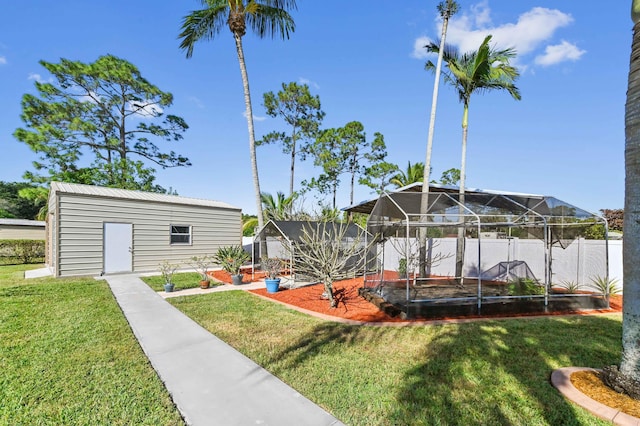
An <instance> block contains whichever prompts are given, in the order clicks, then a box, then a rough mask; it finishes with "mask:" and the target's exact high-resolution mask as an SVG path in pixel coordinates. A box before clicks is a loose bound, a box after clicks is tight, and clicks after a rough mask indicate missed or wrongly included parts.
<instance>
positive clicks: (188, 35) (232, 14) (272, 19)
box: [179, 0, 297, 253]
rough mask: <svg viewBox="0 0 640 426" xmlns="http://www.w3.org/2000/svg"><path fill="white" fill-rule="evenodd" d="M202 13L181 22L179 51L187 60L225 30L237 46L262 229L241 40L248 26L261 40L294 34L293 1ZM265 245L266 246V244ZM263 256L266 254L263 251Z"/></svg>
mask: <svg viewBox="0 0 640 426" xmlns="http://www.w3.org/2000/svg"><path fill="white" fill-rule="evenodd" d="M202 5H203V6H204V9H200V10H195V11H193V12H191V13H190V14H189V15H187V16H185V17H184V19H183V21H182V32H181V33H180V36H179V38H180V39H181V42H180V48H181V49H183V50H186V54H187V58H190V57H191V56H192V55H193V48H194V46H195V44H196V42H198V41H201V40H213V39H214V38H215V37H216V36H218V34H220V32H221V31H222V29H223V28H224V26H225V25H226V26H228V27H229V30H230V31H231V34H232V35H233V39H234V41H235V44H236V53H237V56H238V63H239V64H240V75H241V77H242V87H243V89H244V103H245V107H246V114H245V115H246V117H247V128H248V130H249V155H250V158H251V171H252V173H253V187H254V195H255V202H256V209H257V211H258V214H257V216H258V226H259V227H260V228H262V227H263V226H264V215H263V214H262V200H261V198H260V196H261V192H260V179H259V177H258V161H257V156H256V139H255V132H254V129H253V109H252V107H251V91H250V90H249V76H248V74H247V66H246V64H245V61H244V50H243V48H242V37H244V35H245V34H246V32H247V26H248V27H249V28H251V30H253V32H254V33H255V34H256V35H257V36H258V37H260V38H264V37H266V36H270V37H275V36H276V35H279V36H281V37H282V38H283V39H285V38H287V39H288V38H289V33H291V32H293V31H295V24H294V22H293V18H292V17H291V16H290V15H289V12H288V11H289V10H295V9H296V8H297V6H296V2H295V0H249V1H246V0H202ZM265 245H266V244H265ZM264 253H266V250H265V251H264Z"/></svg>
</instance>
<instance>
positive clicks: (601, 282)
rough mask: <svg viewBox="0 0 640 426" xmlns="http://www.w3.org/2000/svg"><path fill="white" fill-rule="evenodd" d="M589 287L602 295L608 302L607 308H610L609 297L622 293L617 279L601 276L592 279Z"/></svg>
mask: <svg viewBox="0 0 640 426" xmlns="http://www.w3.org/2000/svg"><path fill="white" fill-rule="evenodd" d="M589 287H590V288H592V289H593V290H596V291H597V292H598V293H601V294H602V296H603V297H604V300H606V302H607V308H608V307H609V296H611V295H612V294H618V293H620V286H618V280H617V279H614V278H607V277H602V276H600V275H596V276H595V277H593V278H591V284H589Z"/></svg>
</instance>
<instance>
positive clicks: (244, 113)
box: [242, 111, 267, 121]
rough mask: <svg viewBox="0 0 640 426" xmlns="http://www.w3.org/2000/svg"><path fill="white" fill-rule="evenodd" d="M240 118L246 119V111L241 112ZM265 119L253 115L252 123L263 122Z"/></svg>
mask: <svg viewBox="0 0 640 426" xmlns="http://www.w3.org/2000/svg"><path fill="white" fill-rule="evenodd" d="M242 116H243V117H244V118H247V111H243V112H242ZM266 119H267V117H260V116H258V115H255V114H254V116H253V121H264V120H266Z"/></svg>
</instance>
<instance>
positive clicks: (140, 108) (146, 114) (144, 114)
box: [128, 101, 163, 118]
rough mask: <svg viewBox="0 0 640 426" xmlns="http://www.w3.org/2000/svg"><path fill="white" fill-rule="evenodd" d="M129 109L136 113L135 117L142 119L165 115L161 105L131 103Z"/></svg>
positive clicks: (147, 102) (146, 102)
mask: <svg viewBox="0 0 640 426" xmlns="http://www.w3.org/2000/svg"><path fill="white" fill-rule="evenodd" d="M128 108H129V110H130V111H132V112H134V113H135V115H137V116H139V117H141V118H152V117H158V116H159V115H161V114H162V113H163V109H162V108H161V107H160V105H158V104H156V103H154V102H149V101H145V102H129V104H128Z"/></svg>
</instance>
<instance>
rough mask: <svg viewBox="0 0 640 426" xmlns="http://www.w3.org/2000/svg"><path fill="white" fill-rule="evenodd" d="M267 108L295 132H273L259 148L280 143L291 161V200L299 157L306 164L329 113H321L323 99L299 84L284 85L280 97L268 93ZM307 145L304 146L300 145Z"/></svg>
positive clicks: (268, 113) (265, 97) (265, 103)
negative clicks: (308, 147) (306, 159)
mask: <svg viewBox="0 0 640 426" xmlns="http://www.w3.org/2000/svg"><path fill="white" fill-rule="evenodd" d="M263 98H264V107H265V109H266V112H267V115H269V116H270V117H274V118H275V117H281V118H282V119H283V120H284V121H285V123H287V125H289V126H290V128H291V133H289V134H287V133H285V132H276V131H274V132H270V133H268V134H267V135H265V136H264V138H263V139H262V140H261V141H258V142H257V144H258V146H260V145H266V144H271V143H280V144H281V145H282V152H283V153H285V154H289V155H290V157H291V175H290V178H289V196H290V197H292V196H293V194H294V193H293V187H294V175H295V164H296V155H300V158H301V159H302V160H304V156H305V152H306V151H307V146H308V144H309V143H310V141H311V139H312V138H313V137H315V136H316V134H317V132H318V128H319V127H320V124H322V120H323V118H324V116H325V113H324V112H323V111H322V110H321V109H320V97H319V96H317V95H316V96H312V95H311V92H310V91H309V86H308V85H306V84H302V85H299V84H297V83H295V82H292V83H289V84H285V83H282V90H280V91H279V92H278V93H277V94H274V93H273V92H267V93H265V94H264V95H263ZM301 143H303V145H300V144H301Z"/></svg>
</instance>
